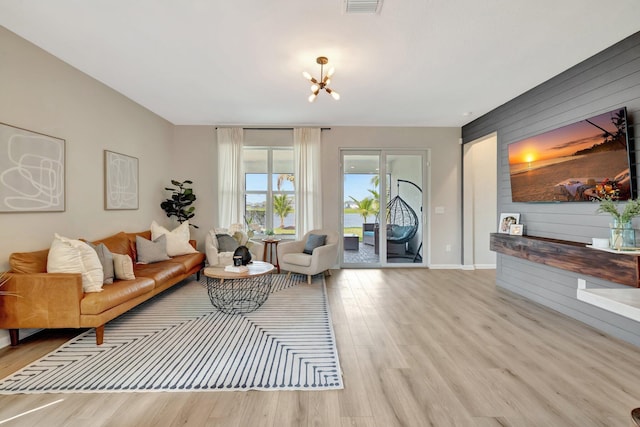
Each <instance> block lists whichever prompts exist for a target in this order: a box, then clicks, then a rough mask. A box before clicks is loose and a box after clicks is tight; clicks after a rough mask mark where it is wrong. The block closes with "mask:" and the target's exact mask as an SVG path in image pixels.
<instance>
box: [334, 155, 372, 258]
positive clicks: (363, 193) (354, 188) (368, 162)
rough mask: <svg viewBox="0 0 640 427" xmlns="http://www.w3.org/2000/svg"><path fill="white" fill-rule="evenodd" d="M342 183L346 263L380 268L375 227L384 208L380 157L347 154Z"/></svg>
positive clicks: (343, 163) (343, 166) (343, 157)
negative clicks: (381, 207) (381, 202)
mask: <svg viewBox="0 0 640 427" xmlns="http://www.w3.org/2000/svg"><path fill="white" fill-rule="evenodd" d="M342 183H343V185H342V194H343V197H342V200H343V202H344V204H343V209H342V225H343V232H344V238H343V251H342V264H343V265H353V266H362V267H365V266H372V265H380V255H379V245H378V241H379V235H378V232H377V231H378V230H377V229H376V228H375V225H376V223H377V218H378V213H379V211H380V206H381V204H380V154H379V153H377V152H371V153H369V152H343V156H342Z"/></svg>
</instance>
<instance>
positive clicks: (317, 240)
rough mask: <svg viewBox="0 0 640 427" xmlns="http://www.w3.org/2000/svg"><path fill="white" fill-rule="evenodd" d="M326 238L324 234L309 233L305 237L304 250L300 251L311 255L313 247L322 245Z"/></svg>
mask: <svg viewBox="0 0 640 427" xmlns="http://www.w3.org/2000/svg"><path fill="white" fill-rule="evenodd" d="M326 240H327V235H326V234H309V236H308V237H307V243H306V244H305V245H304V250H303V251H302V252H304V253H305V254H309V255H311V254H312V253H313V250H314V249H315V248H317V247H319V246H324V242H325V241H326Z"/></svg>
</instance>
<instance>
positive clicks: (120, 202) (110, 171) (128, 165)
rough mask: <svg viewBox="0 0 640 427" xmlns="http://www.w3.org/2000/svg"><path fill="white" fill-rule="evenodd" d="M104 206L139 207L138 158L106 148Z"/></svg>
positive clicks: (108, 208)
mask: <svg viewBox="0 0 640 427" xmlns="http://www.w3.org/2000/svg"><path fill="white" fill-rule="evenodd" d="M104 173H105V177H104V208H105V209H106V210H118V209H121V210H124V209H138V159H137V158H135V157H131V156H127V155H125V154H119V153H114V152H113V151H108V150H104Z"/></svg>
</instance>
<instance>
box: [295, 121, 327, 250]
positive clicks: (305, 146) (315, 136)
mask: <svg viewBox="0 0 640 427" xmlns="http://www.w3.org/2000/svg"><path fill="white" fill-rule="evenodd" d="M320 154H321V153H320V129H319V128H296V129H294V130H293V163H294V174H295V180H296V181H295V189H296V232H297V237H298V238H301V237H302V236H304V234H305V233H306V232H307V231H309V230H313V229H314V228H322V174H321V170H320V158H321V156H320Z"/></svg>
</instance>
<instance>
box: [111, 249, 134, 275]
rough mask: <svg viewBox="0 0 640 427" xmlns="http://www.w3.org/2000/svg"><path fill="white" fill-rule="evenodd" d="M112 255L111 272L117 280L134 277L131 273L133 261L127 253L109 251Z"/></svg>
mask: <svg viewBox="0 0 640 427" xmlns="http://www.w3.org/2000/svg"><path fill="white" fill-rule="evenodd" d="M111 255H112V256H113V273H114V275H115V276H116V279H118V280H133V279H135V278H136V276H135V274H134V273H133V261H132V260H131V257H130V256H129V255H124V254H119V253H116V252H113V253H111Z"/></svg>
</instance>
